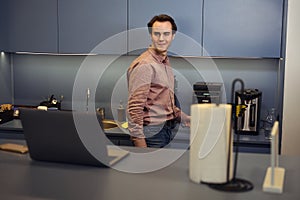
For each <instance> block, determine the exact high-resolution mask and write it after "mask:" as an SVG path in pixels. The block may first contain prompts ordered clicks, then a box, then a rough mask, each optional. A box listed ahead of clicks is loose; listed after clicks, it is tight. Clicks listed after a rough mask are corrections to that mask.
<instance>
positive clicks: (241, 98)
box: [235, 89, 262, 135]
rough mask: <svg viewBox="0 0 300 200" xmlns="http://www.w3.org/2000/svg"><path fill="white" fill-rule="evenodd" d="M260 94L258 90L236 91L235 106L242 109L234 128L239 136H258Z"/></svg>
mask: <svg viewBox="0 0 300 200" xmlns="http://www.w3.org/2000/svg"><path fill="white" fill-rule="evenodd" d="M261 96H262V92H261V91H259V90H258V89H245V90H244V92H242V91H241V90H238V91H236V95H235V104H236V105H239V107H240V108H241V109H244V112H243V113H244V114H243V116H242V117H241V118H239V120H238V122H237V124H236V126H237V133H239V134H251V135H258V134H259V122H260V110H261Z"/></svg>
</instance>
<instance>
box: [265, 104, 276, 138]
mask: <svg viewBox="0 0 300 200" xmlns="http://www.w3.org/2000/svg"><path fill="white" fill-rule="evenodd" d="M275 113H276V110H275V108H271V109H270V110H269V111H268V115H267V117H266V120H265V138H266V139H268V140H270V139H271V132H272V128H273V125H274V122H275V121H276V114H275Z"/></svg>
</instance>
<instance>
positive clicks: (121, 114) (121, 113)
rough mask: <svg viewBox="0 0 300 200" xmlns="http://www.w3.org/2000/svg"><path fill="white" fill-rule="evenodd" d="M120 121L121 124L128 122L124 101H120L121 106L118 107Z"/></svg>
mask: <svg viewBox="0 0 300 200" xmlns="http://www.w3.org/2000/svg"><path fill="white" fill-rule="evenodd" d="M117 110H118V121H119V122H125V121H126V114H125V108H124V106H123V102H122V100H121V101H120V105H119V107H118V109H117Z"/></svg>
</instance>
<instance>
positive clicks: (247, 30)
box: [203, 0, 283, 57]
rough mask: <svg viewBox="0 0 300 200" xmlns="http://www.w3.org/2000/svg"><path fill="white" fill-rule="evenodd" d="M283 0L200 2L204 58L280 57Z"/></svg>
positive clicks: (208, 0) (210, 0) (216, 0)
mask: <svg viewBox="0 0 300 200" xmlns="http://www.w3.org/2000/svg"><path fill="white" fill-rule="evenodd" d="M282 7H283V0H204V26H203V27H204V30H203V41H204V43H203V46H204V49H205V50H206V51H207V52H204V55H205V56H229V57H231V56H233V57H280V49H281V32H282V30H281V29H282Z"/></svg>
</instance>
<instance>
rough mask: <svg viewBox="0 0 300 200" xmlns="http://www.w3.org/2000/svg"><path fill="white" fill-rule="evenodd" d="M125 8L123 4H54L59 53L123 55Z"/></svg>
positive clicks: (95, 0)
mask: <svg viewBox="0 0 300 200" xmlns="http://www.w3.org/2000/svg"><path fill="white" fill-rule="evenodd" d="M126 8H127V1H124V0H109V1H99V0H85V1H81V0H60V1H58V15H59V18H58V29H59V53H98V54H122V53H123V52H126V50H127V41H126V40H127V35H126V29H127V9H126ZM124 31H125V32H124ZM105 40H106V42H104V41H105Z"/></svg>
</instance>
